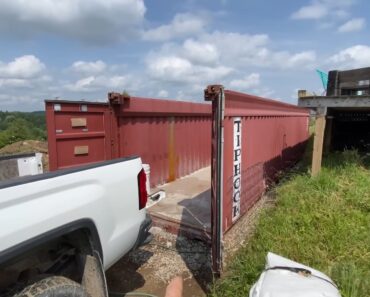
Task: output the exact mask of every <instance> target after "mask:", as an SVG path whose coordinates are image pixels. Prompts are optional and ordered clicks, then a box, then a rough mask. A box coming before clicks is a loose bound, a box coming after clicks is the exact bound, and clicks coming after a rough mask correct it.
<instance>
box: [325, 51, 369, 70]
mask: <svg viewBox="0 0 370 297" xmlns="http://www.w3.org/2000/svg"><path fill="white" fill-rule="evenodd" d="M329 63H330V64H331V65H332V66H333V67H334V68H336V69H340V70H343V69H350V68H360V67H369V66H370V46H366V45H355V46H352V47H349V48H346V49H344V50H342V51H340V52H339V53H337V54H335V55H333V56H331V57H330V58H329Z"/></svg>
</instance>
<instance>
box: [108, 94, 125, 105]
mask: <svg viewBox="0 0 370 297" xmlns="http://www.w3.org/2000/svg"><path fill="white" fill-rule="evenodd" d="M130 98H131V97H130V96H129V95H125V94H120V93H115V92H111V93H108V102H109V104H111V105H122V104H124V103H125V101H127V100H130Z"/></svg>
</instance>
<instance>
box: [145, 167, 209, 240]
mask: <svg viewBox="0 0 370 297" xmlns="http://www.w3.org/2000/svg"><path fill="white" fill-rule="evenodd" d="M210 188H211V168H210V167H206V168H203V169H200V170H198V171H196V172H194V173H192V174H190V175H188V176H185V177H183V178H181V179H178V180H176V181H174V182H171V183H168V184H165V185H162V186H159V187H158V189H161V190H164V191H165V192H166V198H164V199H162V200H161V201H159V202H158V203H156V204H155V205H153V206H152V207H150V208H149V213H150V214H151V215H152V218H153V221H154V224H155V225H157V226H160V227H162V228H164V229H166V230H167V231H170V232H171V233H179V230H180V229H181V230H182V231H185V233H186V230H188V231H189V232H190V233H192V234H193V235H194V234H195V233H202V232H203V233H209V232H210V228H211V190H210ZM166 227H167V228H166ZM185 235H186V234H185ZM190 235H191V234H190ZM203 235H204V234H203ZM195 237H198V236H195ZM206 237H207V236H206Z"/></svg>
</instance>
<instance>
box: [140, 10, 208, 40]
mask: <svg viewBox="0 0 370 297" xmlns="http://www.w3.org/2000/svg"><path fill="white" fill-rule="evenodd" d="M205 26H206V22H205V19H204V18H202V17H200V16H196V15H193V14H189V13H179V14H176V15H175V17H174V18H173V20H172V21H171V23H170V24H168V25H162V26H159V27H157V28H154V29H149V30H147V31H145V32H144V33H143V39H144V40H150V41H166V40H170V39H174V38H179V37H186V36H191V35H195V34H198V33H200V32H202V31H203V30H204V28H205Z"/></svg>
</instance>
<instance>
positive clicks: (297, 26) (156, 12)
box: [0, 0, 370, 111]
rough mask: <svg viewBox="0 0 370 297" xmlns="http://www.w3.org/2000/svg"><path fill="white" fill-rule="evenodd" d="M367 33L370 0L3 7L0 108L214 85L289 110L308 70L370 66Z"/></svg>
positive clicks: (50, 0) (308, 81) (46, 1)
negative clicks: (268, 100) (277, 102)
mask: <svg viewBox="0 0 370 297" xmlns="http://www.w3.org/2000/svg"><path fill="white" fill-rule="evenodd" d="M369 27H370V1H367V0H295V1H291V0H290V1H288V0H279V1H276V0H270V1H261V0H244V1H241V0H240V1H236V0H197V1H196V0H167V1H164V0H145V1H144V0H27V1H25V0H0V110H9V111H13V110H19V111H33V110H43V109H44V103H43V102H44V100H45V99H55V98H59V99H67V100H88V101H106V100H107V94H108V92H111V91H116V92H123V91H126V92H128V93H129V94H130V95H132V96H141V97H154V98H165V99H170V100H186V101H194V102H203V101H204V99H203V89H204V88H205V87H206V86H207V85H208V84H216V83H217V84H223V85H224V86H225V88H227V89H231V90H236V91H241V92H244V93H250V94H255V95H258V96H262V97H267V98H275V99H277V100H281V101H285V102H289V103H293V104H296V102H297V90H299V89H306V90H309V91H312V92H315V93H316V94H321V93H322V92H323V88H322V83H321V80H320V78H319V76H318V75H317V73H316V71H315V69H321V70H323V71H324V72H328V71H329V70H333V69H338V70H344V69H351V68H359V67H367V66H370V36H369V35H370V34H369V32H370V30H369V29H370V28H369Z"/></svg>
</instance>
